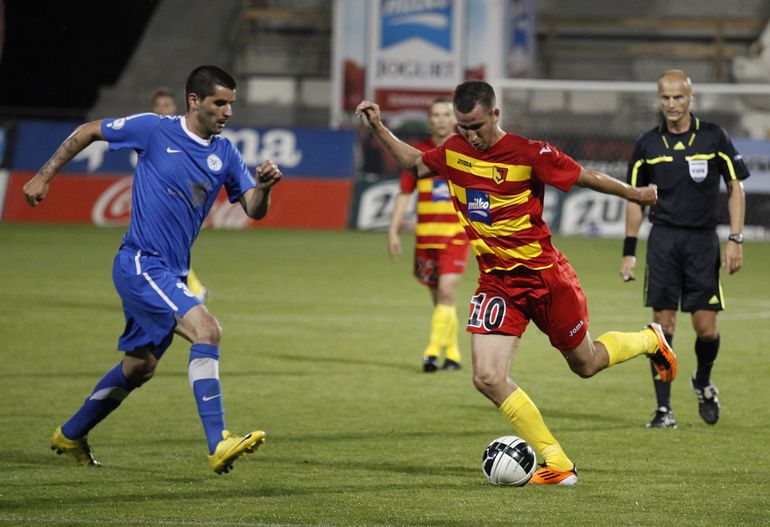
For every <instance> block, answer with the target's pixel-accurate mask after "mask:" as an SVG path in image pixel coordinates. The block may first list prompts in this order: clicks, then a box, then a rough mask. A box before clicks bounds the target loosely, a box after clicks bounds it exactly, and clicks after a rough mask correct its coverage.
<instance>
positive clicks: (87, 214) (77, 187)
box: [2, 171, 353, 229]
mask: <svg viewBox="0 0 770 527" xmlns="http://www.w3.org/2000/svg"><path fill="white" fill-rule="evenodd" d="M33 175H34V174H33V173H32V172H19V171H12V172H11V173H10V178H9V181H8V187H7V192H6V195H5V207H4V208H3V209H2V212H3V216H2V220H3V221H8V222H35V223H90V224H93V225H100V226H121V225H127V224H128V220H129V215H130V212H131V182H132V179H133V178H132V177H131V176H105V175H101V176H92V175H60V176H59V177H58V178H57V179H56V180H55V181H54V183H53V184H52V185H51V189H50V191H49V193H48V196H47V197H46V199H45V200H44V201H43V202H42V203H41V204H40V205H38V206H37V207H35V208H32V207H30V206H28V205H27V203H26V201H25V200H24V195H23V194H22V188H23V187H24V184H25V183H26V182H27V181H29V179H30V178H31V177H32V176H33ZM352 192H353V183H352V181H351V180H340V179H321V178H319V179H311V178H308V179H302V178H294V179H285V180H283V181H281V183H280V184H278V185H277V186H276V187H275V188H274V189H273V191H272V195H271V205H270V212H269V213H268V215H267V217H266V218H265V219H263V220H260V221H253V220H251V219H250V218H248V217H247V216H246V215H245V214H244V212H243V209H242V208H241V206H240V204H238V203H235V204H231V203H230V202H228V200H227V197H226V194H225V192H224V190H223V191H222V192H221V193H220V195H219V196H218V197H217V201H216V203H215V204H214V206H213V207H212V209H211V212H209V215H208V217H207V218H206V221H205V222H204V226H205V227H210V228H214V229H246V228H259V227H282V228H300V229H345V228H347V226H348V215H349V212H350V201H351V197H352Z"/></svg>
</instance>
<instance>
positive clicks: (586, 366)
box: [569, 362, 601, 379]
mask: <svg viewBox="0 0 770 527" xmlns="http://www.w3.org/2000/svg"><path fill="white" fill-rule="evenodd" d="M569 369H570V370H572V372H573V373H575V374H576V375H577V376H578V377H580V378H581V379H589V378H591V377H593V376H594V375H596V374H597V373H599V371H600V370H601V368H599V367H597V365H596V364H593V363H590V362H569Z"/></svg>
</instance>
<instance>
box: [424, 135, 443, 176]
mask: <svg viewBox="0 0 770 527" xmlns="http://www.w3.org/2000/svg"><path fill="white" fill-rule="evenodd" d="M445 144H446V143H445ZM422 162H423V163H425V166H427V167H428V168H430V169H431V171H432V172H434V173H436V174H439V175H442V176H443V175H444V172H445V171H446V153H445V151H444V146H443V145H442V146H439V147H436V148H433V149H431V150H427V151H425V152H423V153H422Z"/></svg>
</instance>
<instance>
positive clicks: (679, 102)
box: [658, 77, 692, 124]
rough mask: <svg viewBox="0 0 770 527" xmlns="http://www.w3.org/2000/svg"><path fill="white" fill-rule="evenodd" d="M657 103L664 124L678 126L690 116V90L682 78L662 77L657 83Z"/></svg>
mask: <svg viewBox="0 0 770 527" xmlns="http://www.w3.org/2000/svg"><path fill="white" fill-rule="evenodd" d="M658 101H659V102H660V111H661V112H663V117H665V119H666V122H668V123H670V124H678V123H679V122H681V121H682V120H683V119H687V118H688V117H689V115H690V102H691V101H692V90H691V88H690V86H689V84H688V83H687V81H685V80H684V79H682V78H679V77H663V78H661V79H660V81H658Z"/></svg>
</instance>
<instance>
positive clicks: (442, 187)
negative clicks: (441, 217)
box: [431, 178, 451, 201]
mask: <svg viewBox="0 0 770 527" xmlns="http://www.w3.org/2000/svg"><path fill="white" fill-rule="evenodd" d="M431 196H432V198H431V199H432V201H449V200H450V199H451V198H450V196H449V185H447V182H446V180H444V179H439V178H437V179H434V180H433V192H432V193H431Z"/></svg>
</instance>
